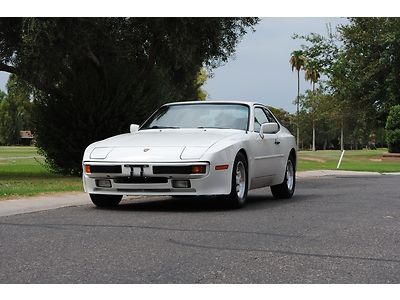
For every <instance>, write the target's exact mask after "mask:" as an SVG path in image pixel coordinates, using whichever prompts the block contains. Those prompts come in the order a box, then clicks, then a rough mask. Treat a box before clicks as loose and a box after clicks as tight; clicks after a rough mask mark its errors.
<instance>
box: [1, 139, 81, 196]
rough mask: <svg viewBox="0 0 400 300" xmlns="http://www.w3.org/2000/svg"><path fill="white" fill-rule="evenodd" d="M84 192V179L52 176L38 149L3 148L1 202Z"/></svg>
mask: <svg viewBox="0 0 400 300" xmlns="http://www.w3.org/2000/svg"><path fill="white" fill-rule="evenodd" d="M81 190H83V188H82V180H81V178H78V177H68V176H60V175H56V174H52V173H50V172H49V171H48V170H47V169H46V167H45V166H44V165H43V157H41V156H40V155H39V154H38V153H37V150H36V148H35V147H0V199H5V198H10V197H14V196H31V195H37V194H41V193H48V192H67V191H81Z"/></svg>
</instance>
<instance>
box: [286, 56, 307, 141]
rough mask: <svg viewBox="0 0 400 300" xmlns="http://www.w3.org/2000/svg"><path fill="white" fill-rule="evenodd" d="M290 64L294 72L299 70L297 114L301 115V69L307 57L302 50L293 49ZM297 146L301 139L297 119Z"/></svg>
mask: <svg viewBox="0 0 400 300" xmlns="http://www.w3.org/2000/svg"><path fill="white" fill-rule="evenodd" d="M289 63H290V65H291V66H292V72H293V71H294V70H296V72H297V101H296V114H297V116H298V115H299V108H300V103H299V102H300V70H301V69H302V68H303V67H304V64H305V57H304V55H303V51H302V50H296V51H293V52H292V54H291V57H290V60H289ZM296 127H297V147H298V146H299V141H300V132H299V120H297V125H296Z"/></svg>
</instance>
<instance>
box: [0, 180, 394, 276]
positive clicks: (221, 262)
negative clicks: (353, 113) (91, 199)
mask: <svg viewBox="0 0 400 300" xmlns="http://www.w3.org/2000/svg"><path fill="white" fill-rule="evenodd" d="M399 184H400V178H399V177H398V176H397V177H396V176H389V175H384V176H367V177H360V176H356V177H348V176H345V177H340V176H337V177H326V178H318V179H315V178H308V179H301V180H299V182H298V186H297V191H296V195H295V197H294V198H293V199H290V200H275V199H273V198H272V196H271V194H270V192H269V189H261V190H258V191H255V192H252V193H251V194H250V199H249V203H248V205H247V206H246V207H245V208H243V209H241V210H227V209H225V208H224V206H223V205H222V204H221V203H219V202H217V201H216V199H214V198H184V199H178V200H175V199H170V198H155V197H152V198H141V199H139V200H126V201H124V202H123V203H122V204H121V205H120V206H119V207H118V208H116V209H111V210H104V209H98V208H95V207H94V206H92V205H84V206H76V207H67V208H60V209H56V210H49V211H42V212H35V213H29V214H21V215H14V216H3V217H0V251H1V256H0V283H400V186H399Z"/></svg>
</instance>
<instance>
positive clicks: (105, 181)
mask: <svg viewBox="0 0 400 300" xmlns="http://www.w3.org/2000/svg"><path fill="white" fill-rule="evenodd" d="M96 185H97V186H98V187H103V188H110V187H111V180H108V179H97V180H96Z"/></svg>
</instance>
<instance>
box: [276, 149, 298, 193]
mask: <svg viewBox="0 0 400 300" xmlns="http://www.w3.org/2000/svg"><path fill="white" fill-rule="evenodd" d="M295 188H296V167H295V163H294V159H293V157H292V156H289V159H288V161H287V164H286V172H285V178H284V180H283V182H282V183H281V184H278V185H273V186H271V192H272V195H273V196H274V197H275V198H277V199H287V198H292V196H293V193H294V190H295Z"/></svg>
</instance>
